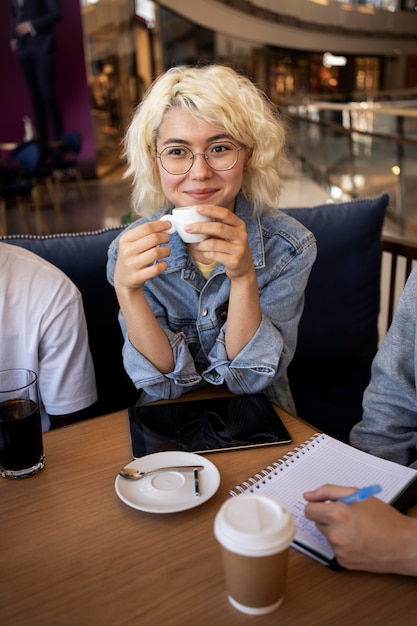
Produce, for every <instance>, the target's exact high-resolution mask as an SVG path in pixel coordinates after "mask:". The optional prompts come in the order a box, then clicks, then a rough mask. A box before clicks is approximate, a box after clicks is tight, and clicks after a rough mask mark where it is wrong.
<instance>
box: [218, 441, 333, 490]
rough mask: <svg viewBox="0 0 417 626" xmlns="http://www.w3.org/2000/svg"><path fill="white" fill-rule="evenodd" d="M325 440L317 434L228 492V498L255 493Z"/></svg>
mask: <svg viewBox="0 0 417 626" xmlns="http://www.w3.org/2000/svg"><path fill="white" fill-rule="evenodd" d="M323 438H324V435H323V433H316V434H315V435H313V436H312V437H310V438H309V439H307V440H306V441H304V443H302V444H301V445H300V446H298V447H297V448H294V449H293V450H291V451H290V452H288V453H287V454H285V455H284V456H283V457H281V458H279V459H277V460H276V461H274V462H273V463H271V465H267V466H266V467H264V468H263V469H262V470H261V471H260V472H258V473H257V474H254V475H253V476H251V477H250V478H248V479H247V480H245V481H243V482H242V483H240V485H236V486H235V487H233V489H231V490H230V491H229V492H228V494H227V495H228V496H231V497H234V496H239V495H240V494H241V493H244V492H245V491H251V492H253V491H254V488H256V485H257V483H259V482H262V481H265V479H268V478H271V475H273V474H278V472H283V471H284V470H285V468H286V467H289V466H290V465H291V463H294V462H295V461H296V459H299V458H301V457H302V456H303V455H304V454H306V453H307V452H308V451H309V450H310V448H313V447H314V446H316V445H317V444H319V443H320V441H321V440H322V439H323Z"/></svg>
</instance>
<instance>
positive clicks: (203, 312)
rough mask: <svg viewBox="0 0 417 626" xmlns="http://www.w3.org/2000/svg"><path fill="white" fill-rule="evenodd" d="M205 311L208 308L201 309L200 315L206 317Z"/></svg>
mask: <svg viewBox="0 0 417 626" xmlns="http://www.w3.org/2000/svg"><path fill="white" fill-rule="evenodd" d="M207 313H208V309H206V308H204V309H201V315H202V316H203V317H206V315H207Z"/></svg>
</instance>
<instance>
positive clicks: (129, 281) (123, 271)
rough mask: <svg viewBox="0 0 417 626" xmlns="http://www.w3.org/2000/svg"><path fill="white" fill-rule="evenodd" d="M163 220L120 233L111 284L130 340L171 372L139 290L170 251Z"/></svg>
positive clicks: (165, 344) (164, 343)
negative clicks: (112, 283)
mask: <svg viewBox="0 0 417 626" xmlns="http://www.w3.org/2000/svg"><path fill="white" fill-rule="evenodd" d="M168 228H169V223H167V222H160V221H156V222H146V223H145V224H141V225H140V226H137V227H136V228H131V229H130V230H127V231H125V232H124V233H123V235H122V236H121V237H120V240H119V253H118V257H117V262H116V268H115V271H114V286H115V289H116V294H117V298H118V301H119V305H120V309H121V311H122V313H123V317H124V320H125V324H126V329H127V333H128V336H129V339H130V341H131V343H132V344H133V345H134V346H135V348H136V349H137V350H138V351H139V352H141V353H142V354H143V355H144V356H145V357H146V358H147V359H148V360H149V361H151V363H153V364H154V365H155V367H157V368H158V369H159V371H161V372H164V373H167V372H171V371H172V369H173V367H174V359H173V355H172V350H171V346H170V344H169V341H168V338H167V336H166V334H165V333H164V331H163V330H162V328H161V327H160V326H159V324H158V322H157V320H156V318H155V316H154V314H153V311H152V309H151V308H150V306H149V304H148V302H147V300H146V297H145V294H144V292H143V290H142V287H143V285H144V284H145V282H146V281H147V280H151V279H152V278H154V277H155V276H158V275H159V274H162V272H163V271H164V270H165V269H166V267H167V263H166V261H164V259H165V258H166V257H168V256H169V254H170V250H169V248H168V247H167V246H166V245H165V244H167V243H168V242H169V235H168V233H166V232H165V231H166V230H167V229H168ZM144 329H146V332H144Z"/></svg>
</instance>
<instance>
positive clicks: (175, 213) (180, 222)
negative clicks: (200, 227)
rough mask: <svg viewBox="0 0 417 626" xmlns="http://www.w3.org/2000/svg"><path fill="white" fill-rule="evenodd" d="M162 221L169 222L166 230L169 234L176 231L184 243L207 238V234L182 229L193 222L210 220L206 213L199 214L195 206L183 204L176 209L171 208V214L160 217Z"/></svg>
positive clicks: (196, 241)
mask: <svg viewBox="0 0 417 626" xmlns="http://www.w3.org/2000/svg"><path fill="white" fill-rule="evenodd" d="M161 220H162V221H165V222H171V228H170V229H169V230H167V231H166V232H167V233H168V234H169V235H172V234H173V233H178V235H179V236H180V237H181V239H182V240H183V242H184V243H198V242H199V241H204V239H207V235H197V234H193V233H187V231H186V230H184V227H185V226H188V224H194V223H195V222H211V221H212V219H211V218H210V217H207V215H201V214H200V213H198V212H197V207H195V206H185V207H179V208H177V209H172V215H163V216H162V217H161Z"/></svg>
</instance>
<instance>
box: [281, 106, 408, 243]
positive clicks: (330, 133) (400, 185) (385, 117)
mask: <svg viewBox="0 0 417 626" xmlns="http://www.w3.org/2000/svg"><path fill="white" fill-rule="evenodd" d="M416 104H417V101H415V100H406V101H403V102H399V101H396V102H395V103H394V102H392V101H391V102H377V103H375V102H368V101H364V102H355V103H350V104H335V103H326V102H314V103H309V104H299V105H295V104H290V105H287V106H285V105H284V106H280V109H281V111H282V112H283V113H284V114H285V115H286V117H287V120H288V150H289V154H290V155H291V154H292V155H293V156H294V157H295V158H297V160H298V161H299V162H300V163H301V164H302V167H303V169H304V171H305V172H306V173H307V174H308V175H310V176H311V177H312V178H313V179H314V180H316V181H317V182H318V183H319V184H320V185H321V186H323V187H324V188H326V190H327V191H328V192H329V194H330V195H331V197H332V198H333V199H334V200H335V201H343V200H347V199H352V198H355V197H367V196H374V195H377V194H379V193H381V192H383V191H385V192H388V193H389V194H390V197H391V201H390V206H389V209H388V214H389V217H390V218H391V221H392V223H393V224H394V226H395V228H396V230H397V232H398V234H399V235H405V234H407V235H410V234H411V235H412V236H413V238H414V239H415V238H417V201H416V198H417V107H416Z"/></svg>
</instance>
